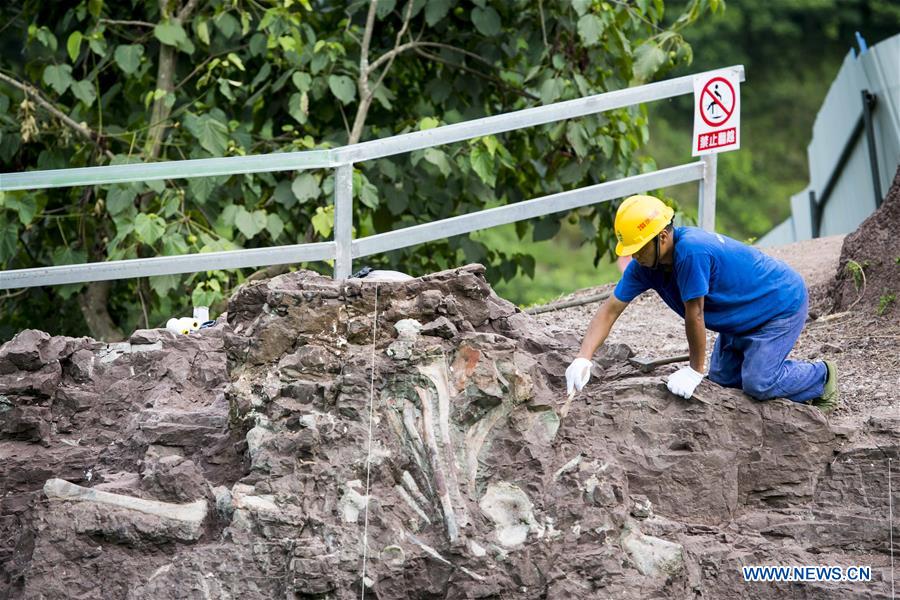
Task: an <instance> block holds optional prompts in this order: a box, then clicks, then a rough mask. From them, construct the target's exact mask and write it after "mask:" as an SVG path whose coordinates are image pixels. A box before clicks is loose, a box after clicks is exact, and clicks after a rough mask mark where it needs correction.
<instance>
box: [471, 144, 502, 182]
mask: <svg viewBox="0 0 900 600" xmlns="http://www.w3.org/2000/svg"><path fill="white" fill-rule="evenodd" d="M469 162H470V164H471V165H472V169H474V170H475V172H476V173H477V174H478V177H480V178H481V181H483V182H484V184H485V185H487V186H490V187H491V188H493V187H494V186H495V185H496V184H497V174H496V173H495V172H494V159H493V158H492V157H491V155H490V153H489V152H488V151H487V150H486V149H484V148H483V147H482V146H481V145H478V146H474V147H473V148H472V152H471V154H469Z"/></svg>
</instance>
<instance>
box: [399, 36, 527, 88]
mask: <svg viewBox="0 0 900 600" xmlns="http://www.w3.org/2000/svg"><path fill="white" fill-rule="evenodd" d="M415 50H416V53H417V54H419V55H421V56H423V57H425V58H427V59H430V60H433V61H435V62H439V63H441V64H445V65H447V66H450V67H456V68H457V69H459V70H461V71H465V72H466V73H471V74H472V75H475V76H476V77H481V78H482V79H485V80H487V81H491V82H493V83H496V84H497V85H499V86H501V87H502V88H504V89H506V90H507V91H510V92H513V93H515V94H518V95H520V96H522V97H524V98H529V99H531V100H540V98H538V97H537V96H535V95H534V94H531V93H529V92H526V91H525V90H520V89H518V88H514V87H512V86H511V85H509V84H508V83H506V82H505V81H503V80H502V79H500V78H499V77H494V76H493V75H487V74H485V73H482V72H481V71H476V70H475V69H472V68H470V67H467V66H466V65H460V64H457V63H454V62H450V61H449V60H444V59H443V58H441V57H440V56H435V55H434V54H429V53H428V52H425V51H424V50H422V49H421V48H416V49H415Z"/></svg>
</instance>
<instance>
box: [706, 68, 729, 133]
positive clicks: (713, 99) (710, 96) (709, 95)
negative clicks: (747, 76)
mask: <svg viewBox="0 0 900 600" xmlns="http://www.w3.org/2000/svg"><path fill="white" fill-rule="evenodd" d="M720 81H721V82H722V83H724V84H725V85H726V86H727V87H728V90H729V91H730V92H731V108H728V107H726V106H725V104H724V103H723V102H722V96H721V95H720V94H719V93H718V92H715V91H713V90H710V86H711V85H712V84H714V83H718V82H720ZM735 103H736V98H735V95H734V87H732V85H731V84H730V83H729V82H728V80H727V79H725V78H724V77H713V78H712V79H710V80H709V81H707V82H706V85H704V86H703V91H702V92H701V93H700V118H701V119H703V122H704V123H706V124H707V125H709V126H710V127H718V126H719V125H722V124H724V123H725V121H727V120H728V119H730V118H731V114H732V113H733V112H734V105H735ZM704 105H706V106H708V107H711V108H713V109H714V107H715V106H718V107H719V108H720V109H721V111H722V112H723V113H724V114H725V116H724V117H722V118H721V119H716V120H713V119H708V118H707V117H706V111H705V110H704Z"/></svg>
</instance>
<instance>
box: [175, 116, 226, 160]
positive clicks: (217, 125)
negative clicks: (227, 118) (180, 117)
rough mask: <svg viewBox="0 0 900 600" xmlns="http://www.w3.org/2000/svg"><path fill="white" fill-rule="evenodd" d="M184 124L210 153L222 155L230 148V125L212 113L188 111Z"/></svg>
mask: <svg viewBox="0 0 900 600" xmlns="http://www.w3.org/2000/svg"><path fill="white" fill-rule="evenodd" d="M184 126H185V127H187V129H188V131H190V132H191V134H193V136H194V137H195V138H197V140H198V141H199V142H200V145H201V146H203V148H204V149H206V150H207V151H208V152H209V153H210V154H212V155H213V156H222V155H224V154H225V150H227V149H228V126H227V125H225V123H222V122H220V121H217V120H216V119H214V118H212V117H211V116H210V115H208V114H206V115H199V116H198V115H195V114H193V113H188V114H187V116H185V118H184Z"/></svg>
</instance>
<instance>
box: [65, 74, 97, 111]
mask: <svg viewBox="0 0 900 600" xmlns="http://www.w3.org/2000/svg"><path fill="white" fill-rule="evenodd" d="M71 90H72V93H73V94H75V97H76V98H78V99H79V100H81V101H82V102H83V103H84V105H85V106H90V105H91V104H93V103H94V100H95V99H96V98H97V92H96V91H95V90H94V85H93V84H92V83H91V82H90V81H88V80H87V79H85V80H83V81H79V82H77V83H73V84H72V87H71Z"/></svg>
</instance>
